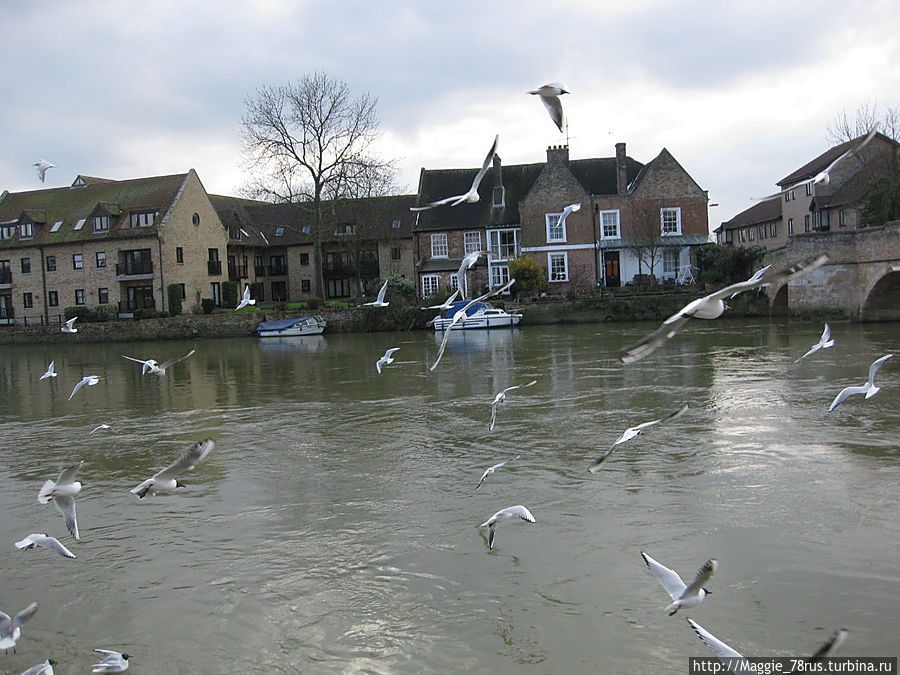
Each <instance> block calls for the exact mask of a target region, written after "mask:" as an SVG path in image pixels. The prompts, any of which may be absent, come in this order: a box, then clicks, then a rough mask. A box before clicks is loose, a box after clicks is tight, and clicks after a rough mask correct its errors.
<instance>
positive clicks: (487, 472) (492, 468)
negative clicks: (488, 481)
mask: <svg viewBox="0 0 900 675" xmlns="http://www.w3.org/2000/svg"><path fill="white" fill-rule="evenodd" d="M535 382H537V380H535ZM521 456H522V455H516V456H515V457H513V458H512V459H507V460H506V461H505V462H500V463H499V464H494V466H489V467H488V468H487V469H485V470H484V473H483V474H481V480H479V481H478V485H476V486H475V489H476V490H477V489H478V488H480V487H481V484H482V483H483V482H484V479H485V478H487V477H488V476H490V475H491V474H492V473H494V472H495V471H496V470H497V469H499V468H500V467H502V466H506V465H507V464H509V463H510V462H512V461H515V460H517V459H519V457H521Z"/></svg>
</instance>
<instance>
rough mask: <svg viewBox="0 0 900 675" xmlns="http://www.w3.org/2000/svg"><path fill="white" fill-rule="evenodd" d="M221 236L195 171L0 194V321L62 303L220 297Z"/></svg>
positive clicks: (162, 306) (148, 304) (39, 317)
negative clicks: (169, 289) (174, 294)
mask: <svg viewBox="0 0 900 675" xmlns="http://www.w3.org/2000/svg"><path fill="white" fill-rule="evenodd" d="M226 245H227V238H226V234H225V230H224V228H223V227H222V223H221V222H220V221H219V218H218V215H217V214H216V211H215V209H213V207H212V204H211V203H210V200H209V197H208V195H207V194H206V190H205V189H204V188H203V184H202V183H201V182H200V179H199V178H198V176H197V174H196V172H195V171H194V170H193V169H191V170H190V171H188V172H187V173H185V174H176V175H171V176H155V177H150V178H137V179H131V180H107V179H101V178H92V177H88V176H78V177H77V178H76V179H75V181H74V182H73V183H72V185H70V186H69V187H63V188H51V189H46V190H34V191H28V192H18V193H6V192H4V193H3V195H2V196H0V321H2V322H3V323H13V322H15V321H19V320H21V321H32V322H35V323H40V322H44V323H50V322H51V321H53V322H56V321H58V320H59V318H60V317H61V316H62V314H63V310H64V308H65V307H68V306H91V307H94V306H99V307H106V308H109V309H110V311H113V310H115V311H116V312H117V313H118V315H119V316H121V317H128V316H131V315H132V314H133V313H134V311H136V310H138V309H147V308H153V309H158V310H166V309H167V302H168V300H167V295H166V290H165V289H166V286H168V285H169V284H173V283H175V284H180V285H181V288H182V297H183V299H184V300H185V303H186V306H187V307H188V308H189V309H190V308H194V307H199V304H200V300H201V298H204V297H213V298H216V297H219V298H220V297H221V296H220V293H221V280H222V278H223V276H222V271H221V262H220V258H219V256H220V254H224V253H225V250H226Z"/></svg>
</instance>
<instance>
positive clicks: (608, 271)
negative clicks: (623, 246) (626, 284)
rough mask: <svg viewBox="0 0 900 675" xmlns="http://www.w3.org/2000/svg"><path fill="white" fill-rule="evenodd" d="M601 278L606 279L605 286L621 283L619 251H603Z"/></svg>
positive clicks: (619, 284)
mask: <svg viewBox="0 0 900 675" xmlns="http://www.w3.org/2000/svg"><path fill="white" fill-rule="evenodd" d="M603 278H604V279H606V286H607V288H613V287H617V286H621V285H622V276H621V273H620V272H619V252H618V251H604V252H603Z"/></svg>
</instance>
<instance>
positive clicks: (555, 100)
mask: <svg viewBox="0 0 900 675" xmlns="http://www.w3.org/2000/svg"><path fill="white" fill-rule="evenodd" d="M541 103H543V104H544V107H545V108H547V112H548V113H550V119H551V120H553V123H554V124H555V125H556V126H557V128H558V129H559V130H560V131H562V130H563V124H565V120H564V118H563V109H562V102H561V101H560V100H559V97H558V96H545V95H543V94H541Z"/></svg>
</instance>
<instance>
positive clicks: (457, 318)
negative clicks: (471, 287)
mask: <svg viewBox="0 0 900 675" xmlns="http://www.w3.org/2000/svg"><path fill="white" fill-rule="evenodd" d="M514 283H516V280H515V277H514V278H512V279H510V280H509V281H507V282H506V283H505V284H503V285H502V286H498V287H497V288H494V289H492V290H490V291H488V292H487V293H485V294H484V295H480V296H478V297H477V298H475V299H474V300H469V302H467V303H466V304H465V305H463V306H462V307H460V308H459V309H458V310H456V313H455V314H454V315H453V319H452V320H451V321H450V325H449V326H447V327H446V328H444V339H443V340H441V346H440V348H439V349H438V355H437V358H436V359H435V360H434V363H432V364H431V365H430V366H429V367H428V370H431V371H433V370H434V369H435V368H437V365H438V364H439V363H440V362H441V357H442V356H443V355H444V350H445V349H446V348H447V340H449V339H450V331H451V330H452V328H453V327H454V326H455V325H456V324H458V323H464V322H465V320H466V310H467V309H469V307H471V306H472V305H474V304H475V303H476V302H482V301H484V300H487V299H488V298H490V297H491V296H494V295H497V294H499V293H502V292H503V291H505V290H506V289H508V288H509V287H510V286H512V285H513V284H514Z"/></svg>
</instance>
